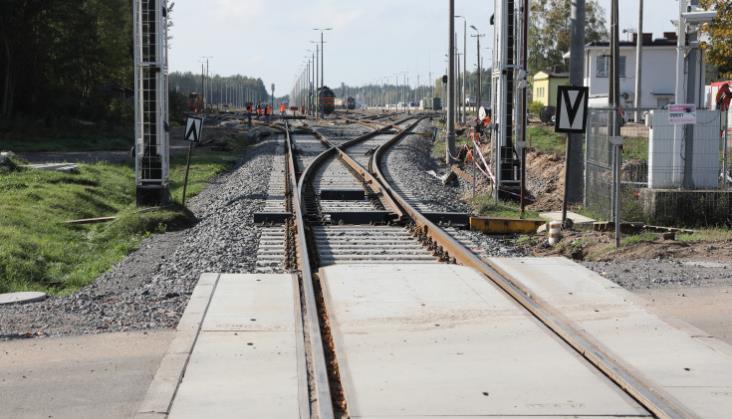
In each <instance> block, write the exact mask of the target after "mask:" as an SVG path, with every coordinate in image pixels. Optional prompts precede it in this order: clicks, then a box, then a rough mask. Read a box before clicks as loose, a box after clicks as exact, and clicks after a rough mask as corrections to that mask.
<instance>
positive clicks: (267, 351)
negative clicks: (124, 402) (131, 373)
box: [138, 274, 309, 419]
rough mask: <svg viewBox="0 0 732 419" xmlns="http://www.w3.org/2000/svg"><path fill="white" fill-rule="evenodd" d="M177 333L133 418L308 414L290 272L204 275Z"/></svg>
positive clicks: (296, 303) (299, 327)
mask: <svg viewBox="0 0 732 419" xmlns="http://www.w3.org/2000/svg"><path fill="white" fill-rule="evenodd" d="M177 334H178V335H179V336H177V337H176V339H175V340H174V341H173V343H172V344H171V347H170V348H169V350H168V355H166V357H165V358H164V359H163V362H162V364H161V370H159V371H158V374H157V376H156V380H155V381H156V382H157V383H158V384H159V385H157V386H156V385H153V386H151V388H150V390H149V391H148V400H146V402H145V403H143V406H142V407H141V409H140V410H139V413H138V417H140V418H142V417H168V418H173V419H186V418H206V417H210V418H243V417H246V418H249V417H251V418H300V417H305V416H307V414H308V411H309V406H308V396H307V374H306V370H305V360H304V351H303V345H304V343H303V334H302V319H301V315H300V302H299V289H298V283H297V277H296V276H293V275H287V274H282V275H271V274H270V275H265V274H253V275H206V276H204V277H202V280H201V282H199V284H198V286H197V287H196V290H195V291H194V293H193V295H192V298H191V302H190V303H189V306H188V309H187V310H186V314H185V315H184V317H183V319H182V320H181V324H179V325H178V332H177ZM178 337H181V339H178ZM181 340H182V341H184V342H179V341H181ZM176 342H177V343H176ZM188 342H190V343H188Z"/></svg>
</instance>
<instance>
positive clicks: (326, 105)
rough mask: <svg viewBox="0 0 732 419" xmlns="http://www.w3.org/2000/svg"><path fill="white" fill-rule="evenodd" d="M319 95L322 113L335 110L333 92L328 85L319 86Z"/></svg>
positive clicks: (328, 113) (327, 113)
mask: <svg viewBox="0 0 732 419" xmlns="http://www.w3.org/2000/svg"><path fill="white" fill-rule="evenodd" d="M319 97H320V107H321V109H322V110H323V113H324V114H326V115H330V114H332V113H333V111H335V93H333V91H332V90H330V88H329V87H328V86H323V87H321V88H320V92H319Z"/></svg>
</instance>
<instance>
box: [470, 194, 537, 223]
mask: <svg viewBox="0 0 732 419" xmlns="http://www.w3.org/2000/svg"><path fill="white" fill-rule="evenodd" d="M468 203H469V204H470V206H471V207H472V208H473V210H474V211H475V212H477V213H478V214H479V215H482V216H486V217H505V218H537V219H538V218H539V213H538V212H536V211H525V212H524V216H523V217H521V208H520V207H519V204H517V203H515V202H509V201H500V202H498V203H496V200H495V199H494V198H493V196H492V195H491V194H489V193H484V194H479V195H476V196H475V198H472V199H471V200H469V201H468Z"/></svg>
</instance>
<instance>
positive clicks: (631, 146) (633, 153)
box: [623, 137, 648, 161]
mask: <svg viewBox="0 0 732 419" xmlns="http://www.w3.org/2000/svg"><path fill="white" fill-rule="evenodd" d="M623 160H625V161H628V160H642V161H648V138H643V137H626V138H625V144H624V145H623Z"/></svg>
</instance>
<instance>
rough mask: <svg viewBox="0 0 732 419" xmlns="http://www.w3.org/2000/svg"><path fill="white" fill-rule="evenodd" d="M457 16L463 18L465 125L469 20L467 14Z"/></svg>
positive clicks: (463, 116) (463, 103)
mask: <svg viewBox="0 0 732 419" xmlns="http://www.w3.org/2000/svg"><path fill="white" fill-rule="evenodd" d="M455 18H460V19H462V20H463V97H462V100H461V103H462V105H461V106H462V114H461V118H460V120H461V122H462V123H463V125H465V120H466V119H467V117H466V115H465V114H466V109H465V98H466V97H467V91H466V90H465V89H466V85H465V78H466V77H467V75H468V20H467V19H466V18H465V16H455Z"/></svg>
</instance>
